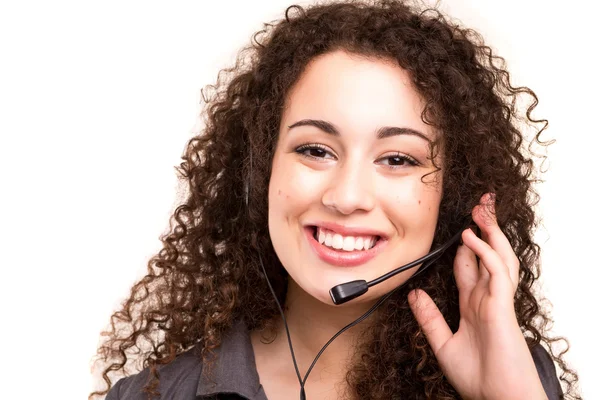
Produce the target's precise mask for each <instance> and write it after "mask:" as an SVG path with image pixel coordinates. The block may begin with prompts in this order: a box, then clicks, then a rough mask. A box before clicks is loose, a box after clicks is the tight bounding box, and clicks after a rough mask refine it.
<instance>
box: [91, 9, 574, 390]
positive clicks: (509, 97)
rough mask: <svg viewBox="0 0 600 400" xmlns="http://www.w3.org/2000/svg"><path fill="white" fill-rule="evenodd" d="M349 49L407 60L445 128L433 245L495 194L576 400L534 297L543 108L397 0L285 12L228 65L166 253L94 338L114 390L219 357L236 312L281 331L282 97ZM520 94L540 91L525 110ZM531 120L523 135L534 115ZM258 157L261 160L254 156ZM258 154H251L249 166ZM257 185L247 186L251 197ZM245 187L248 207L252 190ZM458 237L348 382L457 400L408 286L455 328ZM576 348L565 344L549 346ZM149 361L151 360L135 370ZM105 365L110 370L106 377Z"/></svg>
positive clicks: (436, 18) (387, 309)
mask: <svg viewBox="0 0 600 400" xmlns="http://www.w3.org/2000/svg"><path fill="white" fill-rule="evenodd" d="M336 50H343V51H346V52H348V53H352V54H355V55H357V56H363V57H368V58H370V59H378V60H384V61H390V62H394V63H397V65H399V66H400V67H402V68H404V69H405V70H406V71H408V73H409V75H410V77H411V79H412V83H413V85H414V87H415V88H416V90H417V91H418V92H419V93H420V95H421V96H422V98H423V99H424V101H425V104H426V105H425V108H424V111H423V114H422V119H423V121H425V122H426V123H428V124H430V125H432V126H433V127H434V128H435V129H436V130H437V131H439V132H442V135H441V139H440V140H439V141H438V142H436V143H434V145H433V146H432V154H433V152H434V151H440V152H441V153H442V156H443V157H442V160H443V165H442V166H441V168H442V170H443V199H442V203H441V206H440V207H441V208H440V214H439V222H438V229H437V233H436V237H435V238H434V246H436V245H437V244H439V243H443V242H444V241H446V240H447V239H448V238H449V237H450V236H451V235H452V234H453V233H454V232H455V231H456V229H458V227H459V223H460V221H461V220H462V219H463V218H464V217H465V216H467V215H469V214H470V211H471V209H472V208H473V207H474V206H475V205H476V204H477V202H478V201H479V198H480V197H481V195H482V194H483V193H486V192H493V193H495V196H496V215H497V220H498V223H499V225H500V227H501V228H502V230H503V231H504V233H505V234H506V236H507V238H508V240H509V241H510V243H511V245H512V246H513V249H514V251H515V254H516V255H517V257H518V259H519V261H520V264H521V268H520V274H519V284H518V289H517V292H516V295H515V309H516V315H517V319H518V323H519V325H520V327H521V329H522V331H523V333H524V335H525V336H526V338H527V341H528V343H529V345H530V347H533V346H534V345H536V344H538V343H543V344H544V345H545V347H546V349H547V350H548V351H549V353H550V355H551V357H552V358H553V360H554V361H555V362H556V363H557V364H558V366H559V367H560V372H561V373H560V380H561V381H562V385H563V390H564V392H565V398H573V399H579V398H580V396H579V395H578V394H577V385H576V383H577V379H578V377H577V374H576V373H575V372H574V371H572V370H571V369H569V367H568V366H567V365H566V363H565V361H564V360H563V355H564V353H565V352H566V351H567V350H568V342H567V341H566V340H565V339H564V338H562V337H558V338H556V337H549V336H548V333H547V332H548V330H549V328H550V324H551V319H550V317H549V315H548V314H547V313H546V311H544V310H543V309H542V307H541V304H542V303H543V299H540V300H538V299H537V298H536V295H534V289H535V288H534V283H535V281H536V280H537V279H538V277H539V274H540V267H539V247H538V245H537V244H535V243H534V241H533V232H534V230H535V228H536V227H537V224H538V222H539V221H538V220H536V218H535V214H534V209H533V208H534V206H535V204H536V203H537V201H538V196H537V194H536V193H535V191H534V189H533V184H534V183H536V182H537V178H536V175H535V172H536V169H535V164H534V158H535V157H539V155H537V154H535V152H534V151H533V150H532V149H533V145H534V144H535V145H538V146H545V145H547V144H548V143H549V142H548V141H543V140H542V139H541V134H542V132H543V131H544V129H545V128H546V126H547V121H546V120H536V119H534V118H533V117H532V115H531V113H532V111H533V109H534V108H535V106H536V105H537V102H538V100H537V97H536V95H535V93H534V92H533V91H532V90H530V89H529V88H527V87H513V86H512V85H511V83H510V77H509V73H508V72H507V70H506V68H505V65H504V60H503V59H502V58H501V57H498V56H496V55H494V54H493V53H492V50H491V49H490V47H488V46H486V45H484V44H483V40H482V39H481V37H480V36H479V35H478V34H477V33H476V32H474V31H473V30H470V29H465V28H461V27H460V26H459V24H457V23H455V22H453V21H451V20H449V19H448V18H447V17H445V16H443V15H442V14H440V13H439V12H438V11H437V10H436V9H426V8H423V7H421V8H418V7H417V6H415V5H412V4H407V3H406V2H402V1H392V0H380V1H375V0H372V1H352V0H349V1H346V2H343V3H328V4H316V5H313V6H311V7H307V8H302V7H300V6H291V7H289V8H288V9H287V10H286V12H285V18H283V19H282V20H281V21H277V23H274V24H265V25H264V28H263V29H262V30H261V31H259V32H257V33H256V34H254V35H253V37H252V44H251V45H249V46H248V47H246V48H244V49H243V50H242V51H241V52H240V53H239V55H238V58H237V60H236V63H235V66H234V67H233V68H229V69H226V70H223V71H221V73H219V76H218V79H217V82H216V84H215V85H211V86H208V90H207V91H206V93H205V91H203V92H202V95H203V98H204V101H205V102H206V104H207V106H206V108H205V110H204V111H203V114H202V116H203V117H204V122H205V129H204V132H203V133H202V134H201V135H198V136H196V137H193V138H192V139H191V140H190V141H189V142H188V143H187V145H186V149H185V152H184V154H183V156H182V159H183V162H182V163H181V164H180V166H179V167H178V168H177V171H178V173H179V175H180V178H181V179H182V180H183V181H185V183H186V184H187V189H188V194H187V197H186V200H185V202H184V203H183V204H182V205H180V206H179V207H177V208H176V210H175V211H174V214H173V216H172V218H171V221H170V228H169V231H168V232H167V233H165V234H163V235H162V236H161V238H160V239H161V241H162V243H163V248H162V249H161V250H160V252H158V254H156V255H155V256H154V257H152V258H151V259H150V260H149V262H148V273H147V275H146V276H144V277H143V278H141V279H140V280H139V281H138V282H137V283H135V285H134V286H133V287H132V289H131V292H130V295H129V297H128V298H127V299H126V300H125V301H124V303H123V304H122V306H121V308H120V309H119V310H118V311H116V312H115V313H114V314H113V315H112V317H111V320H110V328H109V330H108V331H106V332H104V333H103V334H104V335H105V336H106V337H107V339H106V340H105V341H104V342H103V343H102V344H101V345H100V347H99V349H98V359H99V360H102V361H103V363H104V365H105V367H104V370H103V372H102V376H103V379H104V380H105V382H106V383H107V385H108V388H107V389H106V390H104V391H97V392H94V393H92V394H90V398H91V397H94V396H95V395H102V394H105V393H107V391H108V389H110V387H111V385H112V383H111V376H112V375H113V374H114V373H127V370H128V369H129V367H130V366H131V364H132V363H134V362H135V361H138V365H137V366H136V367H135V368H137V369H139V368H140V367H143V368H146V367H148V368H149V369H150V372H151V376H153V379H152V381H151V382H150V383H149V384H148V386H147V387H146V390H147V391H148V393H156V388H157V384H158V379H159V378H158V374H157V370H156V368H157V366H158V365H162V364H166V363H169V362H171V361H172V360H173V359H174V358H175V357H176V356H177V355H179V354H180V353H182V352H184V351H186V350H188V349H189V348H191V347H193V346H196V348H197V349H199V354H198V356H199V357H202V358H203V360H204V362H205V364H206V365H208V366H210V363H211V354H212V353H211V350H213V349H214V348H215V347H217V346H219V344H220V341H221V336H222V334H223V333H224V332H225V331H226V330H227V329H228V328H229V327H230V326H231V325H232V322H233V321H234V320H235V319H238V318H243V319H244V320H245V322H246V324H247V326H248V328H249V329H251V330H252V329H267V332H268V331H269V330H271V331H272V330H273V327H274V321H275V320H276V318H279V314H278V312H277V307H276V304H275V301H274V299H273V298H272V297H271V294H270V292H269V289H268V287H267V283H266V280H265V277H264V276H263V274H262V272H261V269H260V264H259V260H258V254H259V253H260V254H262V256H263V260H264V261H265V266H266V267H267V273H268V275H269V279H270V280H271V282H272V284H273V287H274V288H275V290H276V292H277V296H278V298H279V300H280V301H281V302H283V300H284V298H285V293H286V284H287V283H286V282H287V274H286V272H285V269H284V268H283V267H282V265H281V264H280V262H279V260H278V258H277V256H276V254H275V252H274V250H273V247H272V245H271V242H270V239H269V233H268V230H267V226H268V221H267V210H268V204H267V198H268V196H267V190H268V180H269V176H270V172H271V171H270V169H271V162H272V159H273V154H274V150H275V146H276V141H277V137H278V130H279V123H280V118H281V114H282V110H283V108H284V105H285V99H286V94H287V93H288V92H289V91H290V88H291V87H292V86H293V85H294V83H295V82H296V81H297V80H298V78H299V77H300V75H301V73H302V71H303V70H304V69H305V68H306V66H307V64H308V63H309V62H310V61H311V60H312V59H314V58H315V57H318V56H320V55H322V54H325V53H328V52H332V51H336ZM521 95H525V96H528V98H530V99H532V101H531V103H530V105H529V106H528V108H527V110H526V112H525V113H524V115H522V113H521V114H520V111H519V110H520V108H521V107H518V101H517V100H518V99H519V98H520V97H521ZM535 125H540V126H541V128H540V129H537V128H536V129H535V134H534V137H533V138H532V139H531V141H530V144H529V145H527V140H526V139H527V138H526V135H525V133H524V132H523V131H524V129H525V126H528V127H533V126H535ZM250 154H252V155H253V156H252V158H250ZM251 163H252V165H250V164H251ZM246 190H248V192H247V193H246ZM246 195H247V196H248V204H247V205H246V202H245V199H246ZM455 250H456V247H453V248H451V249H449V250H448V251H447V252H446V253H445V255H444V256H443V257H442V258H440V259H439V261H438V262H437V266H436V267H432V268H430V269H429V270H428V271H427V272H426V273H424V274H421V275H420V276H419V277H418V278H416V279H415V280H411V281H409V282H408V284H407V285H405V287H404V288H402V289H401V290H399V291H398V292H397V293H396V294H395V295H394V296H392V297H391V298H390V299H389V300H388V301H387V302H386V303H385V304H384V305H383V306H382V307H381V309H380V311H379V312H378V313H377V314H376V315H374V316H372V317H371V318H376V321H373V322H374V324H373V325H374V326H375V327H377V329H376V330H372V331H367V335H366V336H365V340H364V341H363V344H362V345H361V346H360V348H359V349H358V351H357V355H359V356H357V357H356V359H355V362H354V363H353V365H352V367H351V368H350V370H349V372H348V374H347V377H346V380H347V382H348V385H349V388H350V390H351V394H352V396H353V397H356V398H370V399H391V398H412V399H425V398H436V399H455V398H459V395H458V393H457V392H456V391H455V390H454V388H453V387H452V386H451V385H450V384H449V382H448V381H447V380H446V378H445V377H444V375H443V373H442V371H441V369H440V367H439V365H438V364H437V361H436V358H435V356H434V354H433V352H432V350H431V348H430V347H429V345H428V343H427V340H426V338H425V336H424V334H423V332H422V331H421V329H420V328H419V326H418V324H417V323H416V321H415V319H414V317H413V315H412V313H411V312H410V310H409V307H408V304H407V301H406V297H407V294H408V292H409V291H410V290H412V289H414V288H417V287H419V288H422V289H423V290H425V291H426V292H427V293H428V294H429V295H430V296H431V297H432V299H433V300H434V301H435V303H436V304H437V306H438V307H439V309H440V311H441V312H442V314H443V315H444V316H445V318H446V320H447V322H448V323H449V325H450V327H451V329H453V330H454V331H455V330H456V329H457V328H458V322H459V308H458V290H457V287H456V283H455V281H454V276H453V272H452V264H453V255H454V253H455ZM557 341H563V343H566V348H565V349H563V350H562V351H561V352H560V353H559V354H555V350H554V347H555V346H552V345H553V343H555V342H557ZM140 363H141V365H139V364H140ZM109 375H110V376H109Z"/></svg>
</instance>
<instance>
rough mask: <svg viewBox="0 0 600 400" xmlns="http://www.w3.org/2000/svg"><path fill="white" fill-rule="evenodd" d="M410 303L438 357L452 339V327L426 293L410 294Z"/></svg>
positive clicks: (419, 291) (417, 290)
mask: <svg viewBox="0 0 600 400" xmlns="http://www.w3.org/2000/svg"><path fill="white" fill-rule="evenodd" d="M408 303H409V305H410V309H411V310H412V312H413V314H414V315H415V318H416V320H417V322H418V323H419V325H420V326H421V329H423V332H424V333H425V336H426V337H427V341H428V342H429V345H430V346H431V349H432V350H433V354H435V355H436V357H437V354H438V351H439V350H440V349H441V348H442V347H443V346H444V344H446V342H447V341H448V340H450V339H451V338H452V331H451V330H450V327H449V326H448V324H447V323H446V320H444V317H443V316H442V313H441V312H440V310H439V309H438V308H437V306H436V305H435V303H434V302H433V300H431V297H429V295H428V294H427V293H425V292H424V291H422V290H420V289H415V290H412V291H411V292H410V293H409V294H408Z"/></svg>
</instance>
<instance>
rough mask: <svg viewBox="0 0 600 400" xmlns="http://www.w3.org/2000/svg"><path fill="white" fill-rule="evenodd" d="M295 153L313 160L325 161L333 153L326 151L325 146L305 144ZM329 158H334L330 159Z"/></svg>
mask: <svg viewBox="0 0 600 400" xmlns="http://www.w3.org/2000/svg"><path fill="white" fill-rule="evenodd" d="M295 151H296V153H298V154H301V155H303V156H305V157H308V158H312V159H322V160H324V159H326V158H328V157H327V156H328V155H331V153H330V152H329V151H328V150H327V149H326V147H325V146H323V145H319V144H305V145H302V146H300V147H298V148H297V149H296V150H295ZM329 158H334V157H329Z"/></svg>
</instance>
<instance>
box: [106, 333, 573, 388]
mask: <svg viewBox="0 0 600 400" xmlns="http://www.w3.org/2000/svg"><path fill="white" fill-rule="evenodd" d="M192 350H193V349H192ZM192 350H188V351H187V352H185V353H183V354H181V355H180V356H178V357H177V358H176V359H175V360H174V361H173V362H171V363H169V364H167V365H164V366H161V367H160V368H159V374H160V380H159V386H158V391H159V392H160V393H161V396H160V399H169V400H199V399H218V400H240V399H247V400H267V396H266V395H265V392H264V390H263V387H262V385H261V384H260V380H259V377H258V371H257V370H256V363H255V361H254V351H253V349H252V343H251V342H250V334H249V332H248V330H247V329H246V326H245V325H244V323H243V322H241V321H240V322H236V323H235V324H234V326H233V328H232V329H231V331H230V332H228V333H227V334H226V335H225V336H224V337H223V342H222V344H221V346H219V348H217V349H215V356H216V358H215V361H214V364H213V373H212V380H211V379H209V377H208V376H207V375H206V374H204V373H203V372H204V371H203V370H202V361H201V360H200V358H199V357H198V356H196V354H194V352H193V351H192ZM531 354H532V355H533V360H534V361H535V366H536V368H537V371H538V374H539V376H540V379H541V381H542V385H543V386H544V390H545V391H546V394H547V395H548V398H549V399H550V400H558V399H561V398H562V390H561V388H560V383H559V381H558V378H557V377H556V370H555V368H554V363H553V361H552V359H551V358H550V355H549V354H548V353H547V352H546V350H545V349H544V348H543V347H542V346H540V345H538V346H536V347H535V348H534V349H533V350H532V353H531ZM149 377H150V376H149V370H148V368H146V369H144V370H143V371H142V372H140V373H139V374H136V375H132V376H129V377H127V378H123V379H121V380H119V381H118V382H117V383H116V384H115V386H114V387H113V388H112V389H111V390H110V391H109V392H108V396H107V397H106V400H147V399H148V395H147V394H146V393H144V392H143V391H142V388H143V387H144V386H145V385H146V383H147V382H148V379H149ZM155 399H156V397H155Z"/></svg>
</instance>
